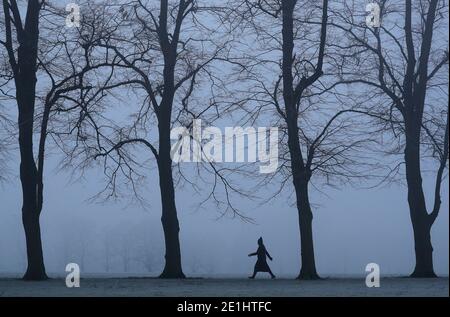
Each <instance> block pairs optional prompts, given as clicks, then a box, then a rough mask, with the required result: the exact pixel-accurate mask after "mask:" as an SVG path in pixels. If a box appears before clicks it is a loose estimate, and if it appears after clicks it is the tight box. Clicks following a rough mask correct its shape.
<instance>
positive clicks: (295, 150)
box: [282, 0, 319, 279]
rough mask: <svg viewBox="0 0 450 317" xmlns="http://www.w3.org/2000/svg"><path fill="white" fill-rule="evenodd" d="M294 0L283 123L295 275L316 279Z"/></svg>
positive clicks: (287, 7) (286, 15) (287, 0)
mask: <svg viewBox="0 0 450 317" xmlns="http://www.w3.org/2000/svg"><path fill="white" fill-rule="evenodd" d="M295 3H296V2H295V1H293V0H284V1H283V2H282V9H283V30H282V33H283V34H282V35H283V65H282V67H283V99H284V104H285V109H286V124H287V127H288V138H289V140H288V147H289V153H290V157H291V169H292V178H293V183H294V188H295V194H296V200H297V211H298V217H299V228H300V245H301V259H300V260H301V270H300V274H299V276H298V279H319V275H318V274H317V271H316V264H315V258H314V244H313V235H312V220H313V214H312V211H311V205H310V203H309V196H308V182H309V180H310V177H311V173H310V172H309V171H308V168H307V166H305V163H304V161H303V155H302V151H301V147H300V139H299V136H298V135H299V129H298V122H297V120H298V111H297V108H296V100H295V99H296V98H295V92H294V85H293V84H294V79H293V75H292V62H293V51H294V20H293V11H294V8H295Z"/></svg>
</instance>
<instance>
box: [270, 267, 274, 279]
mask: <svg viewBox="0 0 450 317" xmlns="http://www.w3.org/2000/svg"><path fill="white" fill-rule="evenodd" d="M269 274H270V276H271V277H272V279H274V278H275V274H273V273H272V270H271V269H270V268H269Z"/></svg>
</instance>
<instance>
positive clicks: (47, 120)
mask: <svg viewBox="0 0 450 317" xmlns="http://www.w3.org/2000/svg"><path fill="white" fill-rule="evenodd" d="M22 9H23V10H22ZM25 9H26V10H25ZM24 12H25V19H23V14H24ZM3 16H4V22H3V23H2V24H1V25H2V27H3V28H4V31H5V32H4V39H3V40H1V42H0V43H1V44H2V45H3V47H4V48H5V50H6V54H7V55H8V60H9V68H10V71H11V73H12V77H13V80H12V84H13V86H14V89H15V95H14V98H15V100H16V103H17V109H18V114H19V115H18V122H17V123H18V124H17V127H18V130H19V133H18V134H19V140H18V141H19V148H20V159H21V163H20V180H21V184H22V192H23V207H22V218H23V225H24V229H25V235H26V245H27V256H28V268H27V272H26V273H25V275H24V279H27V280H43V279H46V278H47V275H46V272H45V266H44V259H43V253H42V241H41V228H40V224H39V219H40V215H41V212H42V207H43V198H44V180H43V175H44V162H45V158H46V154H45V149H46V143H47V137H48V136H49V135H52V136H59V137H61V133H58V131H57V129H58V128H57V127H58V123H61V121H59V120H58V119H57V116H58V115H61V114H62V116H61V117H66V114H67V113H68V112H70V111H75V109H78V107H79V106H80V105H81V106H86V105H89V103H90V102H92V101H96V99H95V98H94V96H96V95H98V90H97V89H95V86H94V84H98V82H97V81H95V80H93V82H94V83H90V82H89V80H91V79H93V78H94V79H95V78H96V76H95V74H94V75H93V76H91V77H90V76H88V73H90V72H92V73H95V72H96V71H99V69H100V68H101V67H103V66H105V65H107V64H104V63H103V61H101V60H100V61H98V60H92V61H91V56H92V40H95V38H96V36H98V34H97V33H96V32H97V30H96V29H95V28H92V27H91V28H89V27H85V28H83V29H82V31H83V34H81V33H79V32H78V31H76V30H75V31H74V32H69V31H68V32H60V30H61V28H64V25H65V10H64V9H61V8H58V7H54V6H51V5H50V4H48V3H46V2H44V1H38V0H31V1H28V4H27V6H26V8H25V7H24V8H22V7H21V6H20V5H18V4H17V2H16V1H13V0H11V1H7V0H4V1H3ZM108 67H109V64H108ZM38 82H39V83H42V85H39V87H45V88H42V91H41V89H39V91H38V89H37V83H38ZM102 89H103V87H102ZM78 113H80V112H79V111H78ZM81 113H83V112H81ZM53 123H55V125H53ZM62 123H63V127H64V128H67V125H65V124H66V123H67V122H65V121H64V120H63V121H62ZM35 129H37V130H39V133H38V135H39V138H38V148H37V152H36V157H37V158H36V159H35V149H34V145H33V141H34V132H35ZM73 130H75V129H73ZM73 130H72V131H69V132H73ZM55 141H56V140H55ZM60 141H61V139H60Z"/></svg>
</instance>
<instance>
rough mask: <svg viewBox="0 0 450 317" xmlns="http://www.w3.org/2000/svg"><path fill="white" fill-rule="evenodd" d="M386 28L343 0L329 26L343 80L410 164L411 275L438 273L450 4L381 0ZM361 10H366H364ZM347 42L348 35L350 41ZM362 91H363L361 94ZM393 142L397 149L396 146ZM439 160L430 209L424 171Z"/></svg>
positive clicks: (359, 4)
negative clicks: (436, 229) (436, 230)
mask: <svg viewBox="0 0 450 317" xmlns="http://www.w3.org/2000/svg"><path fill="white" fill-rule="evenodd" d="M379 5H380V15H381V26H380V27H379V28H371V27H368V26H367V25H366V23H365V21H363V20H360V21H358V20H356V19H354V17H355V16H360V15H361V13H362V14H363V15H364V14H365V13H364V12H363V10H364V9H365V4H364V3H363V1H340V2H339V3H338V4H336V7H335V8H334V9H333V12H332V17H333V18H332V23H330V25H331V26H330V27H332V28H334V29H336V30H338V31H340V32H341V35H342V36H341V39H342V41H341V42H340V43H333V44H331V45H334V47H339V49H340V50H341V58H337V59H335V61H336V67H337V69H338V72H339V73H340V74H341V81H340V83H339V84H348V85H352V87H354V89H353V93H354V94H357V95H359V97H360V98H361V100H362V104H364V105H365V110H364V111H365V112H366V113H367V114H369V115H371V116H372V117H373V118H375V119H376V122H377V123H378V124H379V125H380V126H382V129H381V131H382V132H383V133H382V135H384V140H385V141H384V144H386V145H385V148H387V150H386V152H387V153H388V154H389V155H392V154H394V155H398V154H402V159H401V160H400V162H398V164H397V165H396V166H395V167H394V168H392V172H391V173H390V175H389V176H390V177H389V178H391V177H394V176H397V175H398V174H399V173H400V172H401V169H400V167H401V166H403V164H404V165H405V175H404V176H403V177H404V178H406V184H407V187H408V204H409V211H410V216H411V221H412V227H413V231H414V243H415V255H416V259H415V260H416V261H415V262H416V264H415V269H414V272H413V273H412V275H411V276H412V277H434V276H435V273H434V268H433V246H432V243H431V228H432V226H433V224H434V222H435V221H436V218H437V217H438V215H439V211H440V208H441V183H442V181H443V177H444V172H445V169H446V167H447V161H448V155H449V154H448V40H447V39H444V37H441V34H447V33H446V32H447V28H448V3H447V2H445V1H438V0H431V1H410V0H406V1H400V2H399V1H386V0H383V1H379ZM358 8H359V9H358ZM344 39H345V40H344ZM360 92H361V93H360ZM389 138H391V141H392V143H389V142H387V141H388V140H389ZM392 144H393V146H392ZM430 158H431V159H432V160H435V161H437V170H436V176H435V177H436V178H435V188H434V191H433V192H434V203H433V206H432V207H431V208H430V207H427V206H426V199H425V193H424V188H423V184H422V175H423V173H425V171H426V169H427V168H426V167H425V166H428V165H431V164H430Z"/></svg>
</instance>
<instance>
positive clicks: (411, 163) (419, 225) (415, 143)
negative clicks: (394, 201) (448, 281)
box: [405, 125, 436, 277]
mask: <svg viewBox="0 0 450 317" xmlns="http://www.w3.org/2000/svg"><path fill="white" fill-rule="evenodd" d="M419 127H420V126H419ZM419 131H420V130H418V128H417V125H413V126H412V127H410V126H409V125H407V130H406V133H407V135H406V148H405V165H406V181H407V185H408V204H409V211H410V216H411V222H412V227H413V231H414V249H415V258H416V266H415V269H414V272H413V273H412V274H411V277H436V274H435V273H434V268H433V246H432V243H431V226H432V221H431V216H430V215H429V214H428V212H427V207H426V203H425V195H424V192H423V186H422V176H421V169H420V135H419V134H420V132H419Z"/></svg>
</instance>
